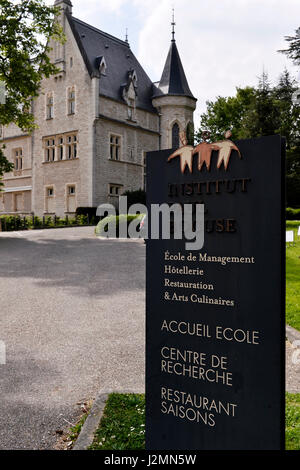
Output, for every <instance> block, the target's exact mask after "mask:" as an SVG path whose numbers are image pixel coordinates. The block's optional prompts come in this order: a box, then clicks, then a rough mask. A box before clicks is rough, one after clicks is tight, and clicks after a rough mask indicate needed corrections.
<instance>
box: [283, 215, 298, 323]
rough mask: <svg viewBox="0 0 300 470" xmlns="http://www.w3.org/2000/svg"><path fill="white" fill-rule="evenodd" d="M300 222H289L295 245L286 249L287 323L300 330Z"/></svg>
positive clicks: (288, 228) (287, 224)
mask: <svg viewBox="0 0 300 470" xmlns="http://www.w3.org/2000/svg"><path fill="white" fill-rule="evenodd" d="M299 225H300V221H287V223H286V229H287V230H294V240H295V244H294V245H292V246H289V245H287V248H286V322H287V324H288V325H290V326H293V327H294V328H296V329H297V330H300V237H298V236H297V231H298V226H299Z"/></svg>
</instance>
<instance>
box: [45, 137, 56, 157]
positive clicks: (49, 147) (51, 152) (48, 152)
mask: <svg viewBox="0 0 300 470" xmlns="http://www.w3.org/2000/svg"><path fill="white" fill-rule="evenodd" d="M51 142H52V143H51ZM43 147H44V162H46V163H51V162H55V161H56V159H55V157H56V137H55V136H54V135H53V136H50V137H46V138H45V139H43Z"/></svg>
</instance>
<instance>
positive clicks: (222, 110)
mask: <svg viewBox="0 0 300 470" xmlns="http://www.w3.org/2000/svg"><path fill="white" fill-rule="evenodd" d="M296 90H297V83H296V81H295V80H294V79H293V78H292V77H291V76H290V74H289V72H288V71H287V70H284V72H283V73H282V74H281V76H280V77H279V80H278V83H277V84H276V86H272V85H271V84H270V81H269V79H268V75H267V73H266V72H263V74H262V75H261V77H260V78H259V81H258V85H257V87H245V88H237V91H236V95H235V96H232V97H226V98H224V97H220V96H219V97H218V98H217V99H216V101H209V102H207V111H206V112H205V113H204V114H202V116H201V120H200V129H199V130H198V132H197V134H196V140H197V141H198V142H200V141H201V140H202V134H203V132H204V131H208V132H209V133H210V136H211V140H212V141H216V140H221V139H224V134H225V132H226V130H228V129H230V130H231V131H232V138H233V140H235V139H243V138H251V137H260V136H265V135H273V134H280V135H282V136H284V137H285V138H286V148H287V201H288V205H290V206H295V207H296V206H300V131H299V130H300V106H299V105H298V104H297V103H295V102H293V99H292V97H293V95H294V93H295V91H296Z"/></svg>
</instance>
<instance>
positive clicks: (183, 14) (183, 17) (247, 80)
mask: <svg viewBox="0 0 300 470" xmlns="http://www.w3.org/2000/svg"><path fill="white" fill-rule="evenodd" d="M50 3H52V2H50ZM72 3H73V15H74V16H76V17H77V18H80V19H81V20H83V21H86V22H88V23H90V24H92V25H93V26H96V27H98V28H99V29H101V30H103V31H106V32H108V33H110V34H112V35H114V36H117V37H119V38H121V39H124V38H125V30H126V28H128V35H129V42H130V46H131V49H132V51H133V52H134V54H135V55H136V56H137V58H138V59H139V61H140V62H141V64H142V66H143V67H144V69H145V70H146V72H147V73H148V75H149V76H150V78H151V80H152V81H157V80H159V79H160V76H161V73H162V69H163V66H164V62H165V60H166V56H167V52H168V49H169V46H170V39H171V26H170V22H171V15H172V6H174V8H175V22H176V43H177V47H178V49H179V53H180V56H181V60H182V63H183V66H184V69H185V72H186V76H187V79H188V82H189V85H190V88H191V90H192V92H193V94H194V96H195V97H196V98H198V105H197V110H196V113H195V121H196V123H198V121H199V116H200V113H201V112H203V111H204V110H205V102H206V100H208V99H214V98H215V97H216V96H218V95H221V96H229V95H232V94H234V93H235V88H236V86H246V85H255V84H256V83H257V77H258V76H259V75H261V73H262V70H263V68H264V69H265V70H266V71H267V72H268V73H269V77H270V79H271V80H272V81H273V82H274V81H276V80H277V78H278V76H279V75H280V73H281V72H282V70H283V69H284V67H285V66H286V67H287V68H288V70H290V71H291V72H292V74H293V75H294V76H295V77H296V76H298V77H299V71H300V66H299V67H298V69H297V68H296V67H295V66H293V64H292V63H291V61H290V60H288V59H287V58H286V57H285V56H284V55H283V54H279V53H278V52H277V50H278V49H281V48H285V47H286V42H285V41H284V36H286V35H293V34H294V32H295V30H296V29H297V28H298V27H299V26H300V0H72Z"/></svg>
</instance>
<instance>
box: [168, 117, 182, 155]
mask: <svg viewBox="0 0 300 470" xmlns="http://www.w3.org/2000/svg"><path fill="white" fill-rule="evenodd" d="M176 124H177V126H178V147H177V148H179V147H180V123H179V122H178V120H177V119H175V120H174V121H173V122H172V123H171V125H170V148H176V146H175V147H173V128H174V126H175V125H176Z"/></svg>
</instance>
